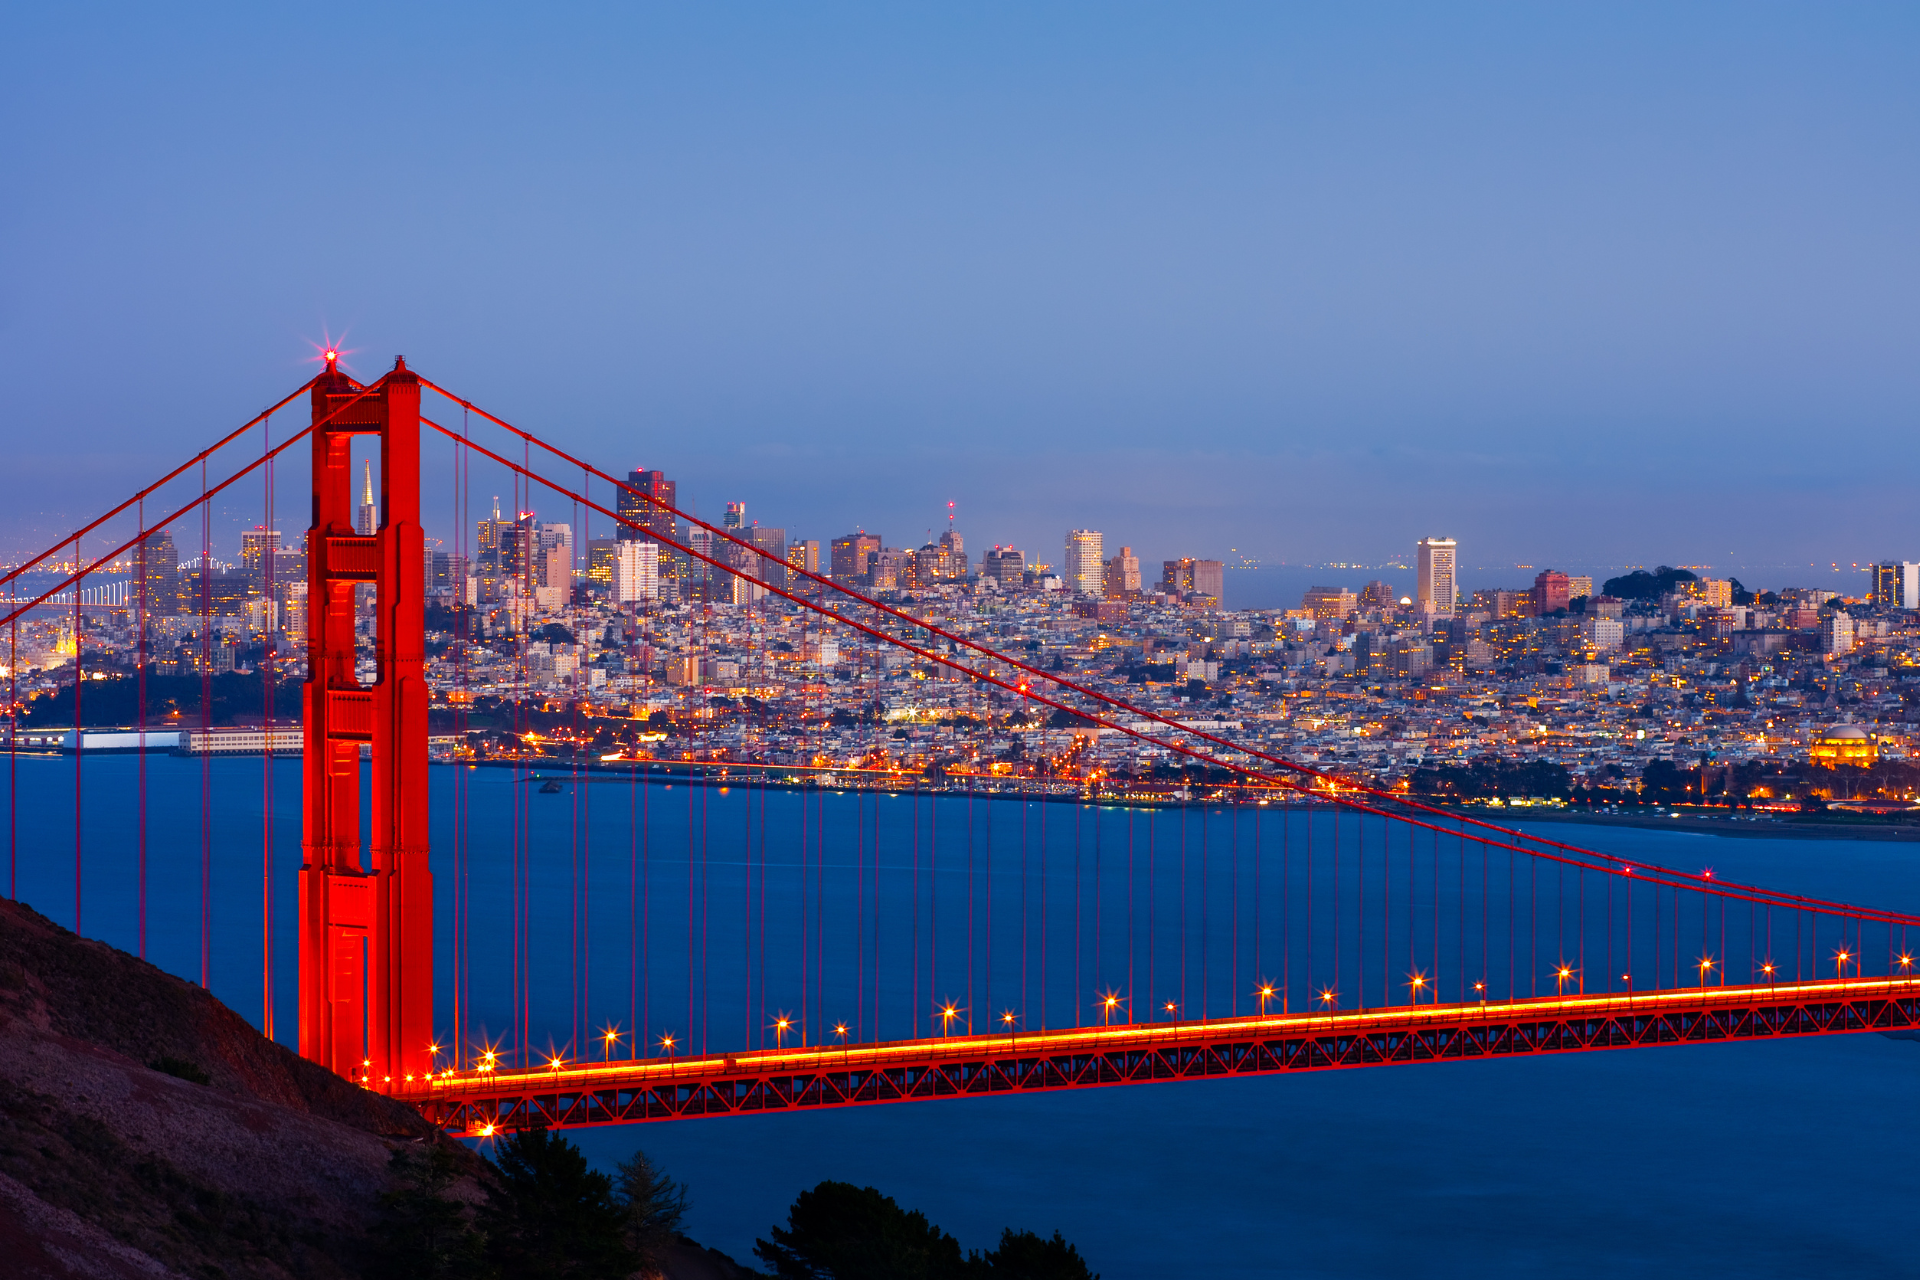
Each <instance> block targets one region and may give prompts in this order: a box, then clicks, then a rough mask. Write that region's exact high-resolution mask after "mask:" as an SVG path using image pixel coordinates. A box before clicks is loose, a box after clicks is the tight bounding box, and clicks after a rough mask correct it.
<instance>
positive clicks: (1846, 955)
mask: <svg viewBox="0 0 1920 1280" xmlns="http://www.w3.org/2000/svg"><path fill="white" fill-rule="evenodd" d="M1851 959H1853V953H1852V952H1850V951H1836V952H1834V953H1833V976H1834V977H1836V978H1843V977H1845V976H1846V973H1845V970H1846V965H1847V961H1849V960H1851Z"/></svg>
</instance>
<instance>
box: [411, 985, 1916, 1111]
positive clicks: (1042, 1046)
mask: <svg viewBox="0 0 1920 1280" xmlns="http://www.w3.org/2000/svg"><path fill="white" fill-rule="evenodd" d="M1916 1029H1920V977H1911V976H1903V977H1893V978H1845V979H1824V980H1815V981H1807V982H1795V983H1778V984H1774V985H1768V986H1744V987H1731V986H1729V987H1716V986H1708V987H1705V988H1682V989H1677V990H1669V991H1657V992H1647V993H1642V994H1638V995H1628V994H1618V993H1616V994H1610V995H1594V996H1586V995H1568V996H1546V997H1541V998H1537V999H1525V1000H1514V1001H1506V1002H1494V1003H1488V1004H1478V1003H1475V1004H1441V1005H1396V1006H1391V1007H1387V1008H1381V1009H1362V1010H1358V1011H1355V1012H1347V1013H1342V1012H1334V1013H1320V1014H1301V1013H1286V1014H1271V1015H1258V1016H1249V1017H1237V1018H1215V1019H1211V1020H1207V1021H1190V1022H1162V1023H1127V1024H1123V1025H1120V1024H1116V1025H1114V1026H1110V1027H1079V1028H1074V1029H1072V1030H1063V1031H1029V1032H1014V1033H1010V1034H1009V1033H1001V1034H997V1035H968V1036H952V1037H936V1038H932V1039H924V1040H902V1041H888V1042H883V1043H878V1044H852V1045H844V1046H843V1045H830V1046H824V1047H807V1048H787V1049H769V1050H756V1051H753V1052H742V1053H730V1054H719V1055H713V1056H708V1057H696V1058H672V1059H670V1058H653V1059H645V1060H628V1061H618V1060H616V1061H612V1062H607V1063H572V1064H565V1065H562V1066H560V1067H557V1068H553V1067H549V1068H546V1069H541V1070H533V1071H522V1070H511V1071H507V1070H494V1071H462V1072H455V1073H446V1074H442V1075H439V1076H436V1077H435V1078H434V1080H433V1081H432V1083H431V1085H426V1086H422V1085H418V1084H411V1085H407V1086H405V1087H403V1088H401V1089H399V1090H396V1092H395V1096H396V1097H398V1098H400V1099H402V1100H403V1101H406V1102H409V1103H411V1104H413V1105H414V1106H417V1107H418V1108H419V1109H420V1110H421V1111H422V1112H423V1113H424V1114H425V1115H426V1116H427V1117H428V1118H429V1119H431V1120H433V1121H435V1122H436V1123H438V1124H440V1125H441V1126H443V1127H444V1128H445V1129H447V1130H448V1131H449V1132H452V1133H457V1134H466V1135H469V1136H481V1137H486V1136H491V1135H492V1134H493V1133H495V1132H497V1131H500V1130H513V1129H524V1128H536V1127H545V1128H553V1129H561V1128H575V1127H581V1126H586V1125H601V1124H625V1123H635V1122H640V1121H647V1120H676V1119H684V1118H690V1117H695V1116H737V1115H756V1114H760V1113H763V1112H772V1111H799V1110H811V1109H816V1108H821V1107H845V1106H864V1105H870V1104H875V1103H883V1102H911V1101H917V1100H920V1099H932V1098H967V1097H984V1096H991V1095H995V1094H1007V1093H1032V1092H1037V1091H1041V1090H1050V1089H1079V1088H1091V1087H1099V1086H1105V1085H1120V1084H1145V1083H1150V1082H1156V1081H1172V1080H1197V1079H1214V1078H1218V1077H1224V1076H1244V1075H1265V1074H1272V1073H1277V1072H1289V1071H1321V1070H1328V1069H1332V1068H1338V1067H1369V1066H1383V1065H1388V1064H1392V1063H1408V1062H1448V1061H1459V1060H1465V1059H1476V1058H1506V1057H1519V1056H1523V1055H1528V1054H1541V1053H1576V1052H1584V1051H1593V1050H1599V1049H1624V1048H1630V1047H1636V1046H1646V1045H1662V1044H1701V1043H1706V1042H1711V1041H1722V1040H1762V1039H1771V1038H1775V1037H1782V1036H1806V1035H1837V1034H1846V1033H1851V1032H1862V1031H1902V1030H1905V1031H1912V1030H1916Z"/></svg>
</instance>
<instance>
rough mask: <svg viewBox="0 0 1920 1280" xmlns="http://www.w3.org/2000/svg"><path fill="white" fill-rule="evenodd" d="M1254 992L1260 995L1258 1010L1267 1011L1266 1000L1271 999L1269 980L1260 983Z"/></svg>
mask: <svg viewBox="0 0 1920 1280" xmlns="http://www.w3.org/2000/svg"><path fill="white" fill-rule="evenodd" d="M1254 994H1255V995H1257V996H1259V997H1260V1012H1262V1013H1265V1012H1266V1011H1267V1002H1268V1001H1270V1000H1272V999H1273V994H1274V992H1273V984H1272V983H1271V982H1263V983H1261V984H1260V988H1259V990H1258V991H1256V992H1254Z"/></svg>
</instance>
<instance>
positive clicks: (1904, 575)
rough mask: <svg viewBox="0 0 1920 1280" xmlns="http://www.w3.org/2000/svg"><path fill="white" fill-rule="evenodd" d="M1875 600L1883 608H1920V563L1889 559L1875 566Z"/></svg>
mask: <svg viewBox="0 0 1920 1280" xmlns="http://www.w3.org/2000/svg"><path fill="white" fill-rule="evenodd" d="M1873 602H1874V603H1875V604H1877V605H1879V606H1880V607H1881V608H1883V609H1920V563H1915V562H1914V561H1912V560H1889V561H1887V562H1885V563H1884V564H1876V565H1875V566H1873Z"/></svg>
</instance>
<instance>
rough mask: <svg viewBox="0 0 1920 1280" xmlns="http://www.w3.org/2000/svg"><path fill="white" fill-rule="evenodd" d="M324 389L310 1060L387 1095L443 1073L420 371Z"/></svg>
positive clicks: (308, 812) (316, 390)
mask: <svg viewBox="0 0 1920 1280" xmlns="http://www.w3.org/2000/svg"><path fill="white" fill-rule="evenodd" d="M334 361H335V357H334V353H332V352H328V353H327V371H326V373H324V374H323V375H322V376H321V377H320V378H319V379H318V380H317V381H316V382H315V383H314V387H313V424H314V430H313V527H312V528H311V529H310V530H309V531H308V533H307V592H308V594H307V683H306V686H305V689H304V691H303V703H304V710H305V713H306V757H305V764H304V767H305V801H304V814H303V816H304V822H305V830H304V837H303V841H302V846H301V847H302V853H303V862H302V865H301V868H300V1053H301V1055H302V1056H303V1057H307V1058H310V1059H312V1060H313V1061H315V1062H318V1063H321V1064H323V1065H325V1066H328V1067H331V1068H332V1069H333V1070H334V1071H336V1072H338V1073H339V1074H341V1075H343V1076H346V1077H348V1078H350V1079H356V1080H363V1081H365V1083H367V1084H368V1086H369V1087H371V1088H375V1089H380V1090H382V1091H389V1090H390V1089H391V1088H392V1087H393V1086H394V1085H396V1084H400V1083H402V1082H404V1081H405V1080H406V1079H407V1078H408V1077H414V1078H419V1077H421V1076H425V1075H428V1074H430V1073H431V1072H432V1071H433V1055H432V1053H431V1051H430V1049H429V1045H430V1044H431V1043H432V1041H433V876H432V873H431V871H430V870H429V869H428V865H427V686H426V672H425V661H424V658H425V654H424V649H425V642H426V636H425V623H426V619H425V614H424V608H425V606H424V600H423V597H424V594H425V586H426V583H425V567H424V557H425V548H426V538H425V534H424V533H423V531H422V530H421V527H420V380H419V378H417V377H416V376H414V375H413V374H412V373H409V372H408V371H407V365H406V361H405V360H404V359H402V360H396V361H395V362H394V367H393V372H391V373H389V374H387V375H386V376H385V377H384V378H381V379H380V380H379V381H378V382H376V383H374V384H373V386H371V387H369V388H366V389H365V390H364V392H363V391H362V390H361V389H360V388H357V387H356V386H355V385H354V384H353V382H352V381H351V380H350V379H348V378H347V377H346V376H345V375H344V374H342V373H340V372H339V371H338V370H337V369H336V368H335V367H334ZM357 435H377V436H378V437H379V439H380V515H381V523H380V527H379V528H378V529H377V530H375V531H373V533H372V534H371V536H368V535H364V534H361V533H358V532H357V531H356V530H355V529H354V526H353V457H352V452H353V438H354V437H355V436H357ZM361 583H371V584H373V589H374V600H375V609H376V614H377V621H376V623H375V641H374V659H375V670H376V674H375V677H374V683H373V685H372V686H371V687H368V686H364V685H362V684H360V683H359V680H358V678H357V676H356V674H355V670H354V668H355V644H354V595H355V588H356V587H357V586H358V585H359V584H361ZM362 743H370V744H371V745H372V748H373V823H372V827H373V839H372V848H371V850H370V854H371V857H370V859H369V860H368V862H366V863H363V861H362V858H361V851H360V746H361V744H362Z"/></svg>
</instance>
